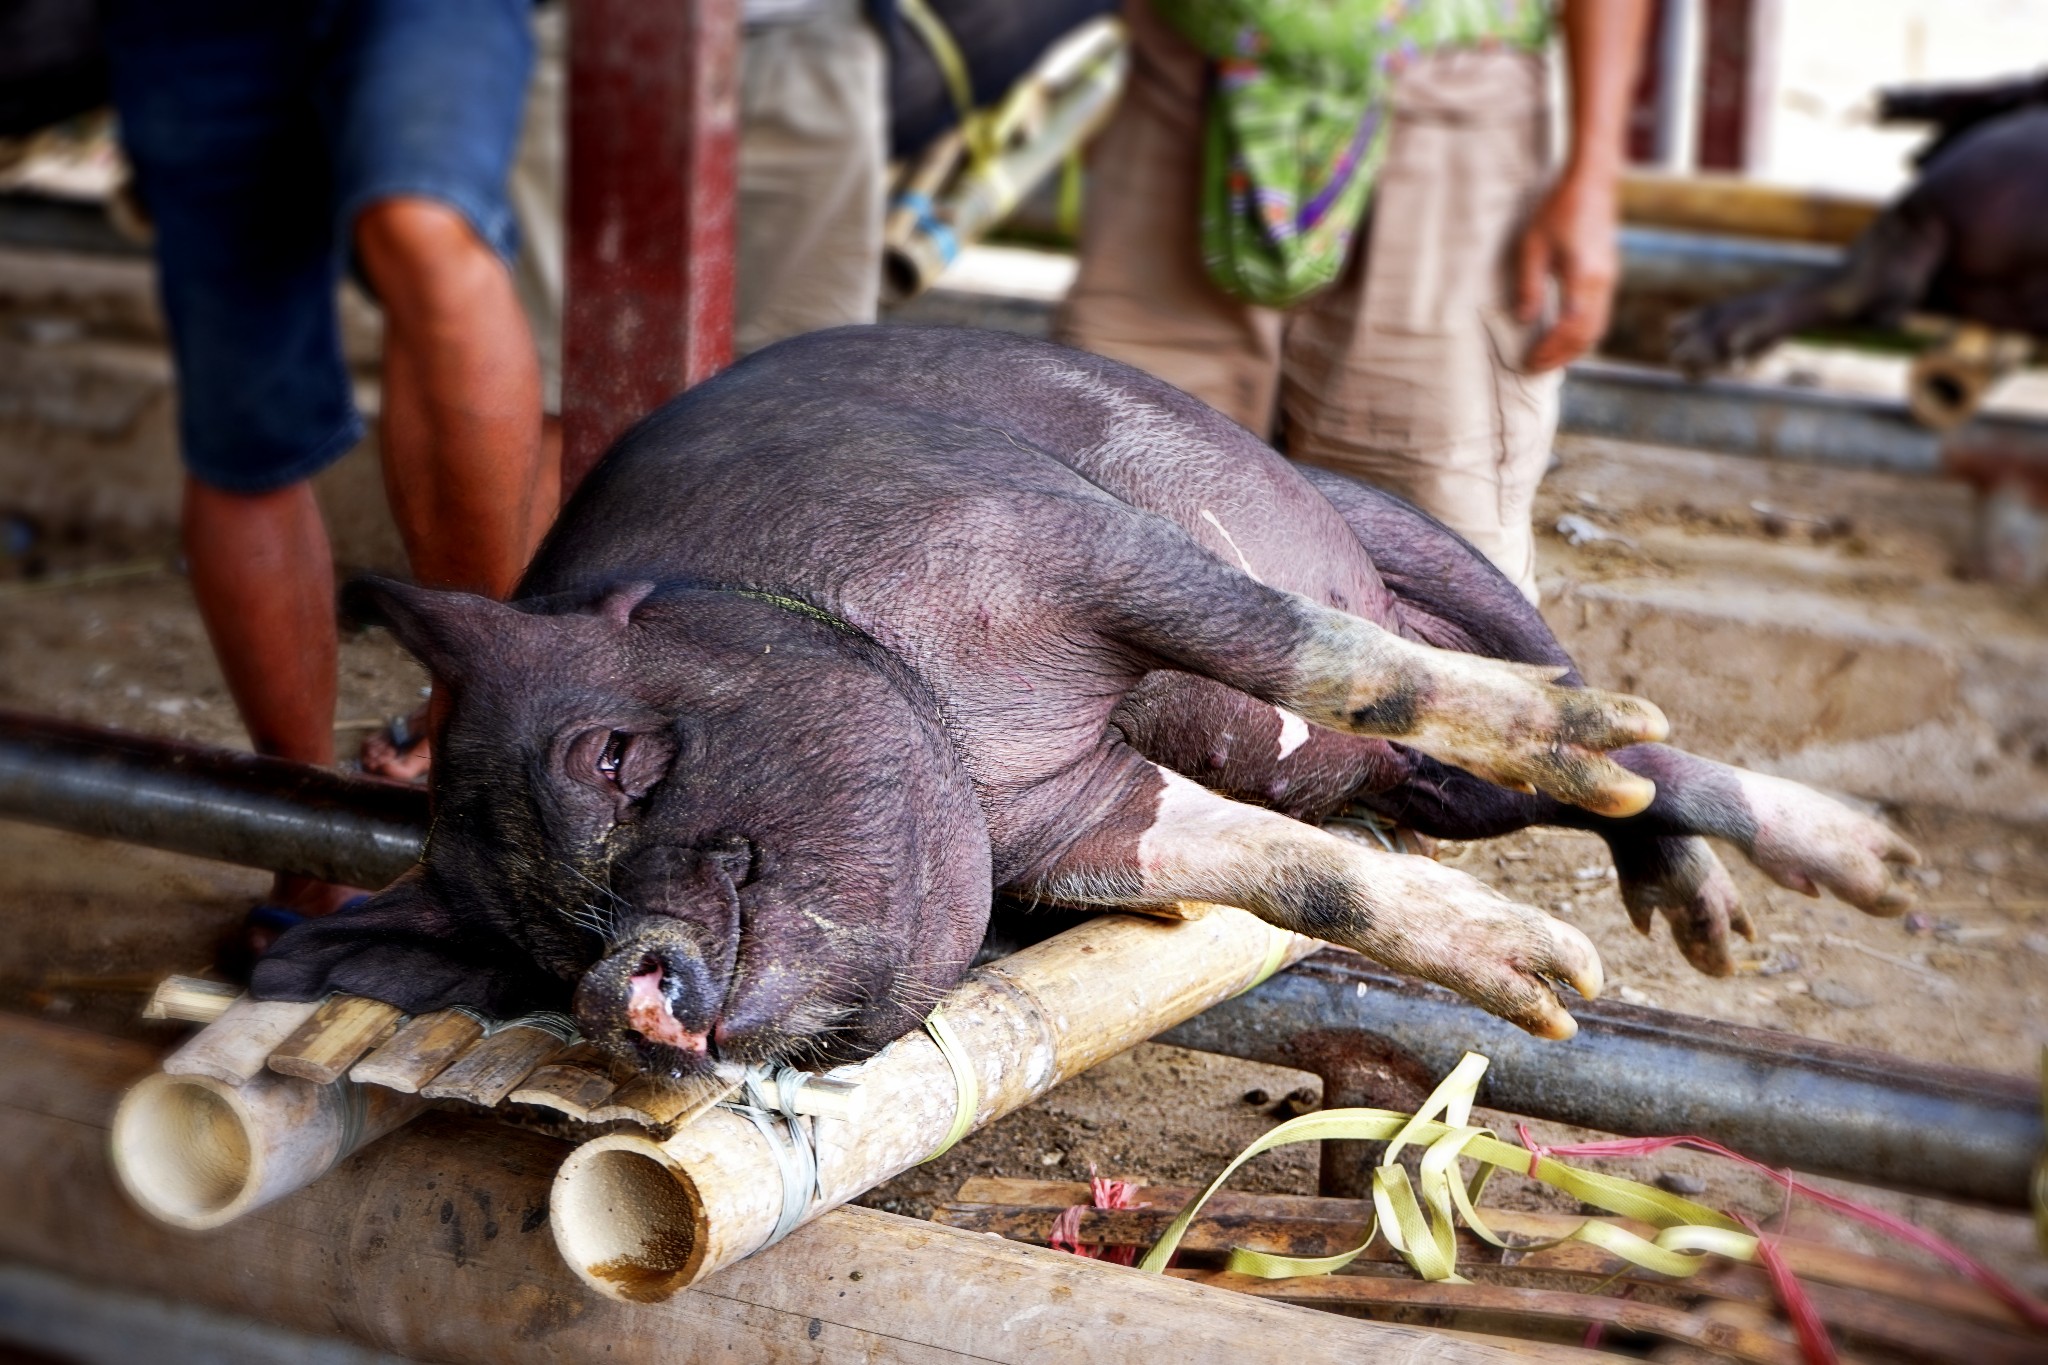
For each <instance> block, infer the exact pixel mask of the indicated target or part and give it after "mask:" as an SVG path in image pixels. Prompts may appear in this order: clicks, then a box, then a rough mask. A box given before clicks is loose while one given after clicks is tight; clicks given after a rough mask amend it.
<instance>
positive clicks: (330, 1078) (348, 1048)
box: [270, 995, 401, 1085]
mask: <svg viewBox="0 0 2048 1365" xmlns="http://www.w3.org/2000/svg"><path fill="white" fill-rule="evenodd" d="M400 1017H401V1016H400V1011H399V1009H398V1007H397V1006H395V1005H387V1004H385V1003H384V1002H383V1001H382V1000H372V999H370V998H369V997H367V996H361V995H336V996H331V997H329V998H328V999H327V1000H326V1001H325V1002H324V1003H323V1004H322V1005H321V1006H320V1008H319V1009H317V1010H315V1011H313V1017H312V1018H310V1019H308V1020H307V1021H306V1022H305V1023H303V1024H301V1025H299V1027H298V1029H297V1030H296V1031H295V1032H294V1033H293V1034H292V1036H291V1037H289V1038H287V1039H285V1040H284V1041H283V1042H282V1043H279V1044H278V1045H277V1046H276V1047H275V1048H272V1049H271V1052H270V1069H271V1070H272V1071H275V1072H277V1073H278V1074H279V1075H281V1076H296V1077H298V1078H299V1079H300V1080H302V1081H311V1082H312V1083H313V1084H315V1085H331V1084H333V1083H334V1082H335V1081H338V1080H340V1079H341V1078H342V1077H343V1076H345V1075H347V1074H348V1069H349V1068H350V1067H352V1066H354V1065H355V1064H356V1060H357V1059H358V1058H360V1057H361V1056H362V1055H363V1054H364V1053H365V1052H368V1051H369V1050H370V1049H371V1048H372V1047H374V1046H376V1045H377V1044H378V1043H379V1042H382V1041H383V1040H384V1039H385V1038H388V1037H390V1036H391V1033H392V1031H393V1030H394V1029H395V1028H396V1027H397V1026H398V1023H399V1019H400Z"/></svg>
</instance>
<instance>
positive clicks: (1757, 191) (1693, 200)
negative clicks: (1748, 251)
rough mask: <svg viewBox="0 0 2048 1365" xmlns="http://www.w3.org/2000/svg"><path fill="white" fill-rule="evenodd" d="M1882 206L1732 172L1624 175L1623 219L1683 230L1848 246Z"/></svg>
mask: <svg viewBox="0 0 2048 1365" xmlns="http://www.w3.org/2000/svg"><path fill="white" fill-rule="evenodd" d="M1883 208H1884V206H1883V205H1882V204H1878V203H1874V202H1872V201H1870V200H1867V199H1855V198H1850V197H1848V196H1844V195H1833V194H1816V193H1812V192H1809V191H1802V190H1788V189H1783V188H1781V187H1779V186H1776V185H1765V184H1762V183H1760V182H1757V181H1753V180H1743V179H1740V178H1738V177H1735V176H1728V175H1718V176H1717V175H1659V174H1656V173H1654V172H1646V171H1631V172H1630V173H1629V174H1627V175H1625V176H1623V177H1622V178H1621V221H1623V222H1624V223H1629V224H1633V225H1635V226H1639V227H1659V228H1671V229H1674V230H1677V231H1681V232H1720V233H1728V234H1731V235H1734V236H1738V237H1774V238H1779V239H1782V240H1786V241H1796V242H1820V243H1825V244H1827V245H1831V246H1847V245H1848V244H1849V243H1850V242H1853V241H1855V240H1856V238H1857V237H1858V236H1859V235H1861V234H1862V232H1863V229H1865V228H1866V227H1869V226H1870V222H1871V220H1872V219H1873V218H1875V217H1877V215H1878V214H1879V213H1880V212H1881V211H1882V210H1883Z"/></svg>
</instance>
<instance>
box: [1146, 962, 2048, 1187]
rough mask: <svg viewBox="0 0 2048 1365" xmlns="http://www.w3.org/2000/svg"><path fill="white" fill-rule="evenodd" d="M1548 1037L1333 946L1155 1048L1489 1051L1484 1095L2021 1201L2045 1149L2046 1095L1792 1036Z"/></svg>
mask: <svg viewBox="0 0 2048 1365" xmlns="http://www.w3.org/2000/svg"><path fill="white" fill-rule="evenodd" d="M1572 1013H1573V1015H1574V1016H1575V1017H1576V1018H1577V1019H1578V1021H1579V1033H1578V1036H1577V1037H1576V1038H1574V1039H1573V1040H1572V1041H1571V1042H1569V1043H1550V1042H1544V1041H1542V1040H1540V1039H1536V1038H1532V1037H1530V1036H1529V1035H1528V1034H1526V1033H1523V1032H1522V1031H1521V1030H1519V1029H1517V1028H1515V1027H1514V1026H1513V1025H1511V1024H1508V1023H1504V1022H1503V1021H1501V1020H1499V1019H1496V1018H1494V1017H1493V1016H1492V1015H1489V1014H1485V1013H1483V1012H1481V1011H1480V1010H1479V1008H1478V1007H1477V1006H1474V1005H1472V1004H1469V1003H1467V1002H1466V1001H1464V1000H1461V999H1459V998H1458V997H1457V996H1454V995H1452V994H1451V993H1450V992H1449V991H1445V990H1442V989H1439V988H1438V987H1435V986H1428V985H1424V984H1422V983H1421V982H1417V981H1411V980H1408V979H1406V978H1404V977H1399V976H1396V975H1394V974H1393V973H1391V972H1388V971H1386V970H1385V969H1384V968H1381V967H1378V966H1375V965H1373V964H1372V963H1370V962H1368V961H1367V960H1365V959H1364V958H1361V957H1358V956H1356V955H1355V954H1351V953H1344V952H1338V951H1325V952H1322V953H1318V954H1317V955H1316V956H1314V957H1312V958H1309V959H1308V960H1307V961H1306V962H1303V963H1300V964H1298V965H1297V966H1295V967H1294V968H1292V969H1291V970H1289V971H1286V972H1283V973H1281V974H1279V975H1277V976H1275V977H1274V978H1273V979H1272V980H1270V981H1267V982H1266V983H1265V984H1263V985H1261V986H1259V987H1257V988H1256V989H1254V990H1251V991H1248V992H1246V993H1245V994H1244V995H1241V996H1238V997H1237V998H1236V999H1234V1000H1229V1001H1226V1002H1224V1003H1223V1004H1220V1005H1216V1006H1214V1007H1212V1008H1211V1009H1209V1010H1208V1011H1207V1012H1206V1013H1204V1014H1201V1015H1198V1016H1196V1017H1195V1018H1194V1019H1191V1020H1189V1021H1188V1022H1187V1023H1185V1024H1182V1025H1180V1026H1179V1027H1178V1028H1174V1029H1170V1030H1168V1031H1167V1032H1165V1033H1163V1034H1161V1035H1159V1037H1158V1039H1157V1041H1159V1042H1162V1043H1172V1044H1175V1045H1177V1046H1180V1047H1188V1048H1194V1049H1195V1050H1197V1051H1200V1052H1215V1053H1221V1054H1223V1055H1225V1056H1230V1057H1243V1058H1246V1059H1248V1060H1251V1061H1258V1062H1269V1063H1275V1064H1278V1065H1283V1066H1295V1067H1302V1068H1305V1069H1309V1070H1316V1069H1319V1066H1320V1065H1321V1064H1322V1063H1323V1062H1324V1061H1326V1060H1327V1058H1328V1057H1329V1055H1330V1053H1331V1049H1332V1046H1333V1041H1334V1040H1335V1039H1336V1037H1337V1036H1338V1035H1339V1034H1341V1033H1348V1034H1350V1035H1352V1036H1353V1037H1354V1038H1355V1039H1356V1045H1357V1046H1359V1047H1360V1048H1361V1049H1366V1050H1369V1049H1375V1048H1376V1049H1379V1050H1381V1051H1384V1050H1386V1049H1388V1048H1392V1049H1394V1050H1396V1051H1397V1052H1398V1053H1399V1054H1400V1055H1401V1056H1402V1057H1403V1058H1404V1059H1405V1065H1404V1067H1403V1070H1405V1071H1410V1072H1415V1073H1419V1074H1427V1075H1431V1076H1442V1075H1443V1074H1444V1073H1446V1072H1448V1071H1449V1070H1450V1069H1451V1067H1453V1066H1454V1065H1456V1064H1457V1061H1458V1058H1459V1057H1460V1056H1461V1055H1462V1054H1463V1053H1465V1052H1467V1051H1471V1052H1480V1053H1484V1054H1485V1055H1486V1056H1487V1057H1489V1058H1491V1059H1492V1061H1493V1065H1492V1066H1491V1067H1490V1068H1489V1069H1488V1070H1487V1073H1486V1081H1485V1084H1484V1085H1483V1087H1482V1088H1481V1091H1480V1102H1481V1103H1482V1104H1485V1105H1487V1106H1489V1107H1491V1108H1495V1109H1504V1110H1507V1111H1508V1112H1510V1113H1515V1114H1523V1115H1528V1116H1530V1117H1534V1118H1544V1119H1552V1120H1556V1121H1558V1122H1561V1123H1570V1124H1574V1125H1577V1126H1579V1127H1582V1128H1594V1129H1598V1130H1600V1131H1602V1132H1607V1133H1619V1134H1623V1135H1626V1136H1638V1137H1640V1136H1653V1135H1661V1134H1692V1135H1696V1136H1699V1137H1706V1138H1712V1139H1713V1140H1714V1141H1716V1142H1720V1143H1723V1144H1725V1145H1726V1146H1729V1147H1732V1148H1734V1149H1735V1150H1736V1151H1739V1152H1742V1153H1744V1154H1745V1155H1747V1156H1750V1157H1754V1158H1755V1159H1756V1160H1758V1161H1762V1162H1766V1163H1768V1164H1770V1165H1773V1166H1791V1167H1794V1168H1796V1169H1798V1170H1801V1171H1807V1172H1811V1173H1813V1174H1815V1175H1831V1176H1841V1177H1844V1178H1847V1179H1850V1180H1857V1181H1862V1182H1866V1183H1871V1184H1878V1185H1890V1186H1894V1187H1896V1188H1900V1189H1908V1190H1914V1191H1919V1192H1925V1193H1934V1194H1942V1195H1949V1196H1954V1197H1959V1198H1964V1199H1973V1200H1981V1201H1984V1202H1987V1203H1992V1204H2001V1205H2007V1206H2011V1207H2019V1208H2024V1207H2027V1205H2028V1197H2029V1196H2028V1191H2029V1186H2030V1182H2031V1180H2032V1179H2033V1172H2034V1167H2035V1162H2036V1161H2037V1160H2038V1159H2040V1157H2041V1154H2042V1148H2043V1141H2044V1138H2043V1130H2042V1115H2041V1092H2040V1090H2039V1088H2038V1087H2037V1086H2036V1085H2035V1084H2033V1083H2032V1082H2030V1081H2027V1080H2023V1079H2020V1078H2018V1077H2010V1076H2001V1075H1995V1074H1992V1073H1989V1072H1982V1071H1971V1070H1966V1069H1964V1068H1961V1067H1947V1066H1930V1065H1927V1064H1925V1063H1921V1062H1913V1061H1908V1060H1906V1059H1904V1058H1901V1057H1893V1056H1889V1055H1887V1054H1884V1053H1881V1052H1873V1051H1867V1050H1864V1049H1861V1048H1850V1047H1841V1046H1838V1045H1836V1044H1833V1043H1823V1042H1818V1041H1816V1040H1814V1039H1811V1038H1802V1037H1799V1036H1798V1035H1796V1034H1790V1033H1777V1032H1773V1031H1771V1030H1768V1029H1757V1028H1746V1027H1743V1026H1741V1025H1737V1024H1726V1023H1721V1022H1719V1021H1717V1020H1711V1019H1698V1018H1692V1017H1689V1016H1686V1015H1680V1014H1673V1013H1669V1012H1667V1011H1663V1010H1652V1009H1642V1008H1639V1007H1636V1006H1633V1005H1624V1004H1619V1003H1615V1002H1611V1001H1606V1000H1597V1001H1584V1002H1575V1003H1574V1004H1573V1006H1572Z"/></svg>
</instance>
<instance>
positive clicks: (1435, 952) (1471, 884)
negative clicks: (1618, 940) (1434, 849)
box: [1354, 858, 1604, 1038]
mask: <svg viewBox="0 0 2048 1365" xmlns="http://www.w3.org/2000/svg"><path fill="white" fill-rule="evenodd" d="M1398 861H1399V862H1401V863H1404V864H1408V865H1409V866H1407V867H1405V868H1404V869H1403V871H1404V872H1405V873H1407V874H1408V875H1409V877H1410V878H1411V879H1412V882H1413V885H1412V887H1411V888H1410V889H1409V891H1408V892H1407V893H1406V894H1404V895H1403V896H1402V899H1401V904H1400V907H1399V909H1398V910H1393V911H1389V912H1388V913H1387V914H1386V915H1385V916H1384V917H1382V918H1381V920H1380V922H1379V927H1378V929H1377V931H1376V932H1374V933H1373V934H1372V935H1370V939H1371V941H1370V942H1361V943H1358V944H1355V945H1354V946H1356V947H1358V948H1360V949H1361V950H1362V951H1364V952H1366V953H1368V954H1370V955H1371V956H1373V957H1376V958H1378V959H1379V960H1380V961H1382V962H1384V963H1386V964H1387V965H1388V966H1390V967H1395V968H1398V969H1400V970H1402V971H1407V972H1412V973H1414V974H1415V975H1417V976H1420V977H1424V978H1426V979H1427V980H1430V981H1434V982H1436V983H1438V984H1439V985H1442V986H1448V987H1449V988H1450V989H1452V990H1454V991H1456V992H1458V993H1459V994H1460V995H1462V996H1465V997H1466V998H1467V999H1469V1000H1471V1001H1472V1002H1473V1003H1475V1004H1477V1005H1479V1006H1481V1007H1482V1008H1484V1009H1486V1010H1489V1011H1491V1012H1492V1013H1494V1014H1497V1015H1499V1016H1500V1017H1501V1018H1503V1019H1506V1020H1507V1021H1509V1022H1510V1023H1512V1024H1515V1025H1517V1026H1519V1027H1521V1028H1524V1029H1527V1030H1528V1031H1529V1032H1530V1033H1533V1034H1536V1035H1537V1036H1538V1037H1542V1038H1569V1037H1571V1036H1572V1035H1573V1034H1575V1033H1577V1032H1578V1031H1579V1026H1578V1024H1577V1022H1576V1021H1574V1020H1573V1018H1572V1016H1571V1014H1570V1013H1569V1012H1568V1011H1567V1010H1566V1009H1565V1007H1564V1005H1563V1003H1562V1002H1560V1001H1559V999H1558V994H1557V989H1556V983H1560V982H1562V983H1564V984H1565V985H1569V986H1570V987H1571V988H1572V989H1573V990H1575V991H1577V992H1578V993H1579V994H1580V995H1582V996H1584V997H1585V998H1586V999H1588V1000H1591V999H1594V998H1595V997H1597V996H1598V995H1599V994H1600V988H1601V983H1602V981H1603V979H1604V975H1603V973H1602V971H1601V968H1600V954H1599V953H1598V952H1596V951H1595V950H1594V948H1593V944H1592V941H1591V940H1590V939H1588V938H1587V937H1586V936H1585V935H1584V934H1582V933H1580V932H1579V931H1578V930H1577V929H1574V928H1573V927H1572V926H1571V925H1569V924H1566V923H1564V922H1563V921H1562V920H1556V919H1552V918H1551V917H1550V916H1548V915H1546V914H1544V913H1543V912H1542V911H1541V910H1538V909H1536V908H1535V907H1534V906H1529V905H1523V904H1521V903H1520V902H1518V901H1512V900H1509V899H1508V898H1507V897H1505V896H1503V895H1501V894H1500V893H1499V892H1497V891H1495V890H1494V889H1493V888H1492V887H1490V886H1487V885H1486V884H1485V883H1483V882H1480V881H1477V880H1475V879H1473V878H1471V877H1468V876H1466V875H1465V874H1464V873H1462V872H1458V871H1455V870H1453V869H1451V868H1447V867H1442V866H1439V865H1438V864H1435V863H1429V862H1424V861H1423V860H1422V859H1419V858H1403V859H1399V860H1398Z"/></svg>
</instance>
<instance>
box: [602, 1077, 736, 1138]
mask: <svg viewBox="0 0 2048 1365" xmlns="http://www.w3.org/2000/svg"><path fill="white" fill-rule="evenodd" d="M739 1088H740V1082H739V1080H738V1078H737V1077H734V1076H731V1075H721V1074H717V1073H714V1074H712V1075H708V1076H692V1077H689V1078H687V1079H685V1080H680V1081H671V1080H668V1079H667V1078H665V1077H658V1076H641V1077H638V1078H636V1079H634V1080H630V1081H627V1082H626V1083H625V1084H624V1085H622V1086H620V1087H619V1088H618V1089H617V1090H616V1091H615V1092H613V1094H612V1095H611V1096H610V1098H608V1099H607V1100H606V1101H605V1102H604V1103H603V1104H601V1105H599V1106H598V1107H597V1108H595V1109H593V1110H591V1111H590V1121H591V1122H592V1123H637V1124H639V1125H640V1126H641V1127H642V1128H646V1129H649V1130H650V1131H653V1132H656V1133H662V1134H667V1133H672V1132H674V1131H675V1130H676V1129H678V1128H680V1127H682V1126H683V1125H684V1124H686V1123H689V1122H690V1121H691V1120H693V1119H695V1118H697V1117H698V1116H699V1115H700V1114H703V1113H705V1112H706V1111H708V1110H710V1109H711V1108H712V1107H713V1106H715V1105H717V1104H718V1103H719V1102H720V1101H722V1100H726V1099H729V1098H731V1097H732V1096H733V1095H734V1094H737V1093H738V1091H739Z"/></svg>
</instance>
